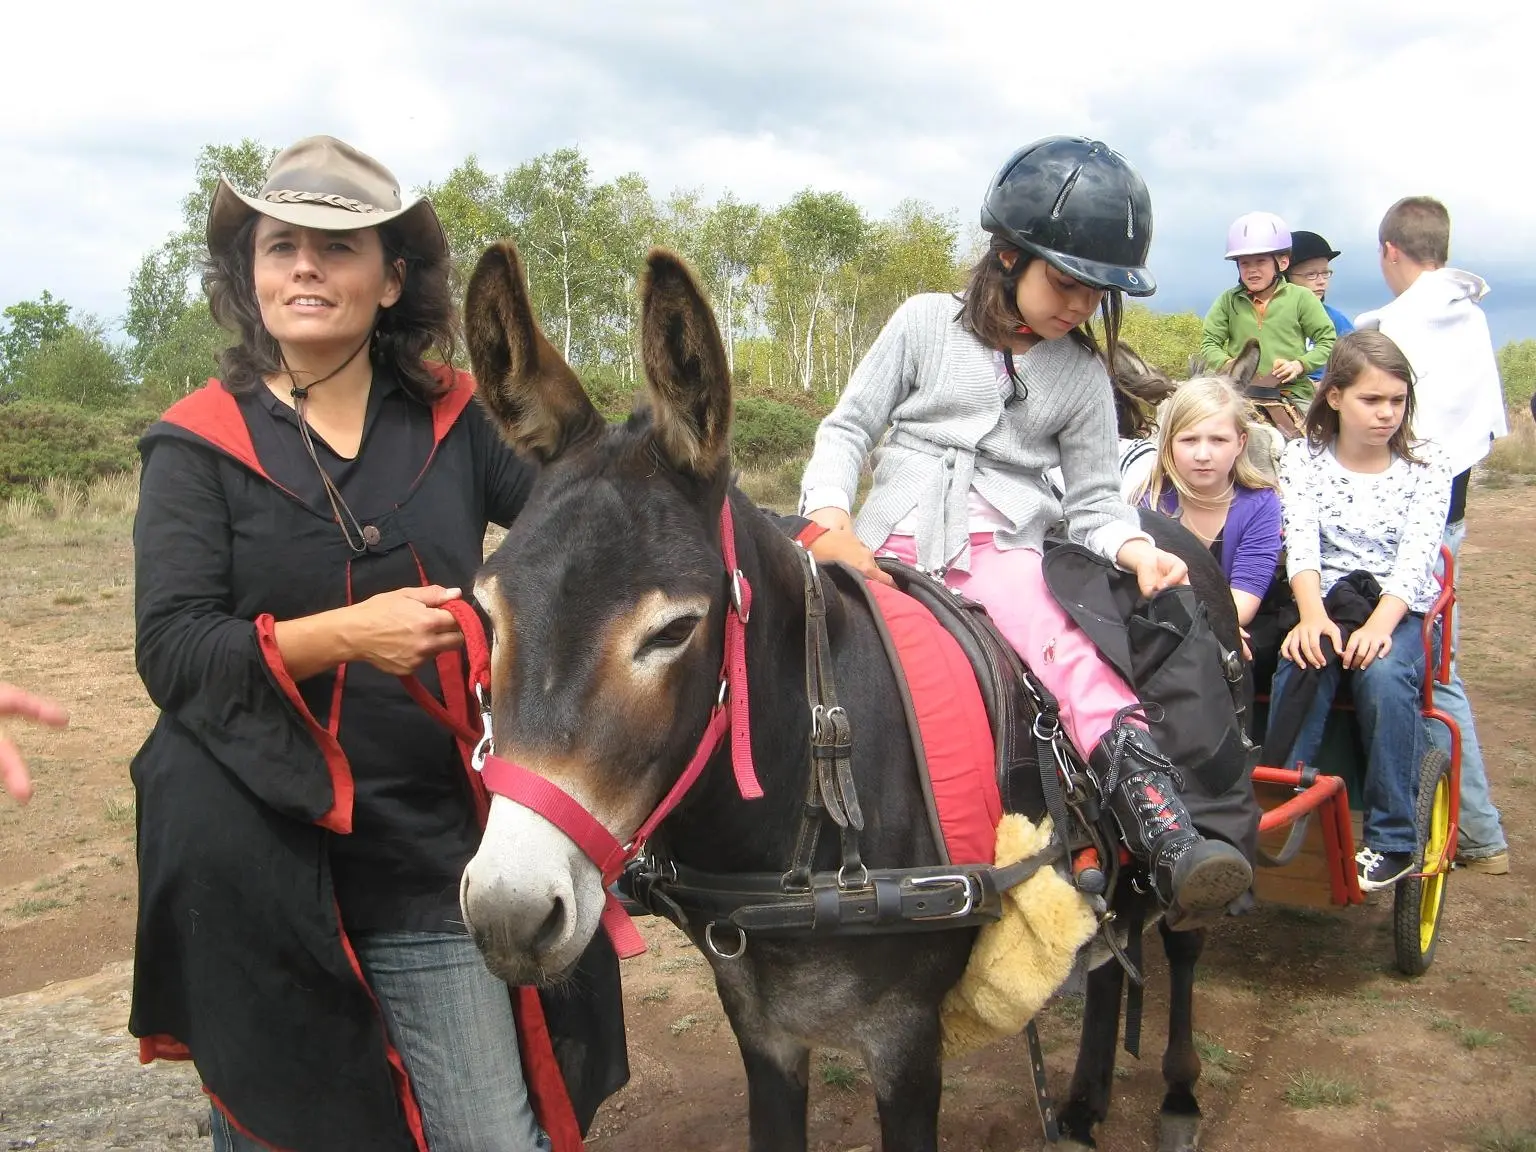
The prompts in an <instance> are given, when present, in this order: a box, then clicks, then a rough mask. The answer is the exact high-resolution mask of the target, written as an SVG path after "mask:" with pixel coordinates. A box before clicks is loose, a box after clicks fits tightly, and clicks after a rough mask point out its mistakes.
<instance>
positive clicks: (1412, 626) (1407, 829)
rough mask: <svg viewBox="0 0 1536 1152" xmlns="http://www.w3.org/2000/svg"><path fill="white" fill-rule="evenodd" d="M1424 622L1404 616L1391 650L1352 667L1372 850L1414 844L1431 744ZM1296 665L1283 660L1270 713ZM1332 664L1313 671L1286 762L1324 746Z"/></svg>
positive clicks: (1310, 756) (1335, 683)
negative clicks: (1308, 701) (1307, 704)
mask: <svg viewBox="0 0 1536 1152" xmlns="http://www.w3.org/2000/svg"><path fill="white" fill-rule="evenodd" d="M1423 628H1424V620H1423V617H1421V616H1413V615H1408V616H1404V617H1403V620H1402V623H1400V624H1399V625H1398V626H1397V628H1396V630H1394V631H1393V633H1392V650H1391V651H1390V652H1388V653H1387V654H1386V656H1384V657H1382V658H1381V659H1379V660H1376V661H1374V662H1373V663H1372V664H1371V666H1370V667H1369V668H1366V669H1364V670H1356V671H1353V672H1351V673H1350V676H1351V677H1352V680H1351V682H1350V686H1351V687H1352V688H1353V689H1354V697H1355V722H1356V723H1357V724H1358V725H1359V726H1360V742H1361V744H1363V745H1364V746H1365V749H1366V760H1365V783H1364V787H1363V788H1362V789H1361V791H1362V798H1363V801H1364V805H1365V842H1366V844H1368V845H1369V846H1370V847H1371V848H1374V849H1375V850H1376V851H1377V852H1409V853H1416V852H1418V850H1419V842H1418V830H1417V829H1416V828H1415V826H1414V818H1413V816H1414V802H1415V800H1416V799H1417V792H1418V786H1419V765H1420V764H1421V763H1422V762H1423V760H1424V753H1425V752H1426V751H1427V750H1428V748H1429V733H1428V732H1427V731H1426V730H1425V729H1426V725H1425V723H1424V710H1423V702H1422V701H1423V696H1422V692H1423V684H1424V639H1423ZM1301 671H1302V670H1301V669H1300V668H1299V667H1297V665H1295V664H1293V663H1291V661H1289V660H1281V661H1280V666H1279V668H1277V669H1276V670H1275V681H1274V685H1273V686H1272V687H1271V689H1270V705H1269V714H1270V715H1271V716H1275V715H1278V714H1279V711H1280V702H1281V700H1282V699H1283V698H1284V696H1285V694H1286V692H1287V691H1288V690H1290V688H1291V686H1292V685H1293V684H1294V682H1295V679H1296V677H1297V675H1298V674H1299V673H1300V672H1301ZM1343 671H1344V670H1343V668H1341V667H1340V666H1339V665H1338V664H1337V663H1334V664H1330V665H1329V666H1328V667H1327V668H1325V669H1323V670H1322V671H1321V672H1317V673H1316V675H1318V676H1320V677H1321V680H1320V682H1319V683H1318V688H1317V698H1316V699H1315V700H1313V702H1312V708H1311V710H1310V711H1309V712H1308V713H1307V718H1306V720H1304V721H1303V722H1302V725H1301V731H1300V732H1299V733H1298V734H1297V736H1296V746H1295V748H1294V749H1293V750H1292V752H1291V755H1290V757H1289V760H1290V761H1291V762H1293V763H1294V762H1295V761H1297V760H1300V761H1302V762H1304V763H1307V764H1310V763H1312V762H1313V761H1314V760H1315V759H1316V758H1317V751H1318V749H1319V748H1321V747H1322V744H1323V727H1324V725H1326V724H1327V722H1328V710H1329V709H1330V708H1331V707H1332V706H1333V698H1334V694H1335V693H1336V692H1337V691H1338V688H1339V677H1340V675H1341V674H1342V672H1343Z"/></svg>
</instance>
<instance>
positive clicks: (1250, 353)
mask: <svg viewBox="0 0 1536 1152" xmlns="http://www.w3.org/2000/svg"><path fill="white" fill-rule="evenodd" d="M1258 373H1259V342H1258V341H1257V340H1252V339H1250V340H1249V341H1248V343H1246V344H1244V345H1243V350H1242V351H1241V352H1239V353H1238V354H1237V358H1236V359H1234V360H1233V361H1232V363H1231V364H1230V365H1229V366H1228V367H1227V375H1228V376H1230V377H1232V379H1233V380H1234V381H1236V382H1237V384H1238V386H1239V387H1241V388H1246V387H1247V386H1248V385H1249V384H1250V383H1252V381H1253V378H1254V377H1255V376H1257V375H1258Z"/></svg>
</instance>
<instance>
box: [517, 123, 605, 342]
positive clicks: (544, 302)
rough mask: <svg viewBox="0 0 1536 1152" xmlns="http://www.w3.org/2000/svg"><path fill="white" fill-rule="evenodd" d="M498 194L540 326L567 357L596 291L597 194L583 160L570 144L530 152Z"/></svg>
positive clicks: (598, 286)
mask: <svg viewBox="0 0 1536 1152" xmlns="http://www.w3.org/2000/svg"><path fill="white" fill-rule="evenodd" d="M503 196H504V198H505V203H506V205H507V216H508V220H509V223H510V226H511V232H512V235H513V236H514V237H515V238H516V240H517V245H518V248H519V249H520V250H521V251H522V252H523V254H524V256H525V258H526V259H527V264H528V291H529V294H530V295H531V297H532V302H533V305H534V309H535V311H536V312H537V313H538V315H539V316H540V317H541V318H543V320H544V327H545V331H546V332H548V333H549V335H550V336H551V338H553V339H557V340H559V341H560V343H561V351H562V353H563V354H564V356H565V359H566V360H567V362H569V361H570V360H571V357H572V350H573V348H575V347H576V339H577V338H576V325H577V322H578V319H579V318H583V317H587V316H589V315H590V312H591V305H592V303H593V300H594V297H596V296H599V295H601V287H600V282H601V279H602V275H601V271H602V270H601V268H600V267H599V262H598V261H597V260H595V259H593V257H594V255H595V251H594V249H595V248H596V247H597V240H598V238H597V236H596V235H595V230H594V228H593V225H594V223H595V220H594V216H595V213H594V212H593V208H594V203H595V200H596V197H597V193H596V190H595V189H594V188H593V186H592V179H591V172H590V170H589V168H588V165H587V159H586V157H585V156H583V155H582V154H581V153H580V152H579V151H578V150H576V149H575V148H561V149H559V150H557V151H555V152H547V153H545V154H544V155H542V156H536V157H534V158H533V159H532V160H529V161H528V162H527V163H525V164H520V165H518V167H517V168H515V169H513V171H511V172H510V173H508V174H507V177H506V179H505V182H504V184H503Z"/></svg>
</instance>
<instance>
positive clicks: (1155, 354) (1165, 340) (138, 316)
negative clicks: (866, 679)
mask: <svg viewBox="0 0 1536 1152" xmlns="http://www.w3.org/2000/svg"><path fill="white" fill-rule="evenodd" d="M275 154H276V150H275V149H273V148H271V147H269V146H268V145H266V144H264V143H262V142H260V141H257V140H252V139H244V140H241V141H239V142H238V143H234V144H210V145H207V146H206V147H204V148H203V149H202V150H201V151H200V152H199V153H198V155H197V157H196V159H195V161H194V163H193V166H192V168H193V171H192V173H191V177H192V178H191V181H190V190H189V191H188V193H187V195H186V196H185V197H184V198H183V200H182V202H181V214H182V220H181V224H180V226H179V227H178V228H177V229H176V230H175V231H173V232H171V233H170V234H168V235H167V236H166V237H165V239H164V240H163V242H162V243H161V244H159V245H158V246H156V247H155V248H153V249H152V250H151V251H149V252H148V253H146V254H145V255H144V257H143V259H142V260H141V262H140V264H139V266H138V268H137V269H136V270H135V272H134V275H133V278H132V280H131V282H130V284H129V285H128V308H127V312H126V314H125V316H124V320H123V327H124V332H125V334H126V336H127V338H128V343H127V344H126V346H125V347H124V348H122V349H119V348H117V347H115V346H114V345H113V344H112V343H111V342H110V341H108V340H107V339H106V337H105V333H104V331H103V328H102V325H101V324H100V323H99V322H97V321H95V320H94V319H92V318H90V317H83V318H80V317H75V318H72V314H71V310H70V307H69V305H68V304H66V303H64V302H63V301H60V300H55V299H54V298H53V297H52V296H50V295H49V294H48V293H46V292H44V293H42V295H41V296H40V297H39V298H38V299H37V300H32V301H23V302H20V303H17V304H13V305H11V306H10V307H9V308H6V309H5V310H4V312H3V314H0V405H4V404H6V403H7V401H17V400H26V401H29V402H31V403H29V404H27V405H23V408H22V409H21V410H19V411H23V412H33V413H35V412H36V411H37V410H38V404H50V405H59V404H62V403H65V402H68V403H69V404H73V405H76V406H79V407H83V408H108V407H113V406H120V405H124V404H129V405H135V406H138V407H141V408H142V409H143V410H144V412H142V413H140V415H139V416H136V417H133V418H132V419H133V420H138V421H140V426H142V424H143V423H147V422H148V416H147V415H145V414H144V413H147V412H148V411H150V410H151V409H153V410H156V411H158V410H160V409H163V408H164V407H165V406H166V405H167V404H169V403H170V402H172V401H174V400H175V399H177V398H178V397H180V396H182V395H184V394H185V393H186V392H188V391H189V390H191V389H193V388H196V387H198V386H199V385H200V384H201V383H202V382H203V381H204V380H205V379H206V378H207V377H208V376H209V375H212V374H214V373H216V371H217V362H218V354H219V352H220V351H221V350H222V349H223V348H224V347H225V346H226V345H227V344H228V342H229V337H228V335H227V334H226V333H224V332H221V331H220V330H219V329H218V328H217V327H216V326H215V325H214V323H213V320H212V317H211V316H210V315H209V312H208V307H207V302H206V300H205V299H204V297H203V295H202V292H201V289H200V286H199V284H198V276H199V273H200V270H201V267H202V263H203V260H204V259H205V257H206V252H205V250H204V243H203V237H204V228H205V225H206V221H207V216H208V211H209V207H210V205H211V204H212V201H213V196H214V192H215V189H216V188H217V185H218V179H219V177H220V175H225V176H227V177H228V178H229V179H230V180H231V182H232V183H233V184H234V185H235V186H236V187H237V188H238V189H240V190H241V191H242V192H245V193H247V194H251V193H254V192H256V191H257V190H258V189H259V188H260V186H261V184H262V183H263V182H264V180H265V176H266V171H267V169H268V167H269V165H270V163H271V161H272V159H273V157H274V155H275ZM386 160H387V158H386ZM419 191H420V192H421V193H422V194H424V195H427V196H429V197H430V198H431V199H432V202H433V204H434V206H435V208H436V210H437V213H438V216H439V218H440V219H441V220H442V223H443V228H444V231H445V233H446V235H447V237H448V243H449V248H450V252H451V256H452V260H453V265H454V271H455V275H456V276H457V277H458V280H459V287H460V289H461V290H462V288H463V286H464V285H465V283H467V277H468V275H469V273H470V271H471V269H472V268H473V266H474V264H475V262H476V261H477V260H478V259H479V257H480V255H481V253H482V252H483V251H484V250H485V248H486V247H487V246H489V245H490V244H492V243H494V242H495V241H497V240H500V239H502V238H505V237H512V238H513V239H515V240H516V242H517V244H518V247H519V250H520V251H521V253H522V256H523V260H524V263H525V265H526V267H527V270H528V277H529V289H530V295H531V298H532V303H533V306H534V310H535V313H536V314H537V316H538V319H539V323H540V325H541V326H542V328H543V330H544V332H545V333H546V335H547V336H548V337H549V339H550V340H551V342H552V343H553V344H554V345H555V347H556V348H557V349H559V350H560V352H561V353H562V355H564V356H565V357H566V359H567V360H569V361H570V363H571V364H572V366H573V367H574V368H576V370H577V371H578V372H579V373H580V374H581V377H582V379H583V381H584V382H585V383H586V385H587V387H588V390H589V392H590V394H591V396H592V399H593V401H594V403H596V404H597V406H598V408H599V410H600V411H602V412H603V414H604V415H606V416H608V417H609V418H622V417H623V416H625V415H626V414H627V413H628V412H629V411H630V409H631V407H632V405H633V402H634V397H635V395H636V393H637V392H640V391H643V388H644V380H643V375H644V373H643V370H642V368H641V365H640V363H639V359H640V343H641V341H640V311H639V288H640V285H639V280H640V276H641V273H642V270H643V268H644V260H645V254H646V251H647V249H648V248H650V247H652V246H658V245H659V246H662V247H666V248H670V249H672V250H673V251H676V252H677V253H679V254H680V255H681V256H683V257H684V259H686V260H687V261H688V263H689V264H690V266H691V267H692V268H693V269H694V271H695V273H696V275H697V276H698V279H699V282H700V285H701V286H702V287H703V289H704V291H705V292H706V294H707V295H708V296H709V298H710V300H711V302H712V304H713V305H714V309H715V316H716V319H717V321H718V323H719V327H720V332H721V336H722V338H723V340H724V342H725V345H726V354H727V357H728V360H729V365H730V370H731V374H732V377H733V380H734V383H735V388H736V393H737V411H736V425H735V427H736V433H735V435H736V440H735V456H736V462H737V464H738V466H740V467H741V468H743V469H744V470H746V471H747V472H749V473H752V474H753V475H754V477H761V478H762V482H764V483H765V484H768V485H769V486H770V487H785V486H787V485H788V482H789V480H790V479H792V478H793V477H792V476H791V473H793V472H795V471H797V470H798V464H796V463H795V461H797V460H798V458H800V457H802V456H803V455H804V454H805V453H806V452H808V451H809V448H810V444H811V441H812V438H813V435H814V432H815V428H816V424H817V422H818V421H819V420H820V418H821V417H822V416H823V415H824V414H825V413H826V411H827V410H828V409H829V408H830V407H831V405H832V404H833V403H835V402H836V400H837V397H838V396H839V395H840V394H841V392H842V390H843V389H844V388H845V387H846V386H847V384H848V381H849V379H850V377H851V376H852V374H853V372H854V369H855V368H856V367H857V365H858V363H859V361H860V360H861V359H862V358H863V356H864V354H865V353H866V352H867V351H868V349H869V347H870V345H871V344H872V343H873V341H874V340H875V338H876V336H877V335H878V334H879V332H880V330H881V328H882V327H883V326H884V325H885V323H886V322H887V320H888V319H889V318H890V316H891V314H892V313H893V312H894V311H895V310H896V308H897V307H898V306H899V305H900V304H901V302H902V301H903V300H905V299H907V298H908V297H910V296H912V295H914V294H917V293H922V292H955V291H958V290H959V289H961V288H962V287H963V286H964V283H965V279H966V276H967V272H968V269H969V266H970V265H971V263H973V262H974V260H975V259H976V258H977V257H978V256H979V254H980V253H981V252H982V251H984V249H985V241H986V237H985V235H984V234H983V233H981V232H980V231H979V230H978V228H977V227H976V226H975V224H974V223H968V224H966V225H965V227H964V229H963V230H962V228H961V227H960V225H959V224H957V220H956V216H955V214H954V213H952V212H942V211H939V210H936V209H935V208H934V207H933V206H931V205H929V204H925V203H923V202H921V201H916V200H908V201H903V202H902V203H901V204H899V205H897V207H896V208H895V209H894V210H893V211H892V212H891V213H890V214H889V215H887V216H885V217H883V218H877V217H875V216H873V215H871V214H869V213H866V212H865V211H864V210H863V209H861V208H860V207H859V205H857V204H856V203H854V202H853V201H852V200H851V199H849V198H848V197H847V196H845V195H843V194H842V193H840V192H835V191H825V190H818V189H814V188H806V189H804V190H802V191H801V192H799V193H797V194H796V195H795V196H793V197H791V198H790V200H789V201H788V202H786V203H784V204H782V205H780V206H778V207H772V206H765V205H759V204H753V203H748V202H746V201H743V200H741V199H739V198H738V197H737V196H735V195H733V194H732V193H730V192H725V193H724V194H722V195H721V196H720V197H719V198H718V199H716V200H714V201H713V202H711V201H709V200H707V199H706V198H705V197H704V195H703V194H702V193H701V192H700V191H698V190H690V189H675V190H673V191H671V192H669V193H667V194H665V195H659V194H658V193H657V192H656V191H653V189H652V188H650V187H649V186H648V185H647V183H646V181H645V180H644V179H643V178H642V177H641V176H639V175H638V174H635V173H627V174H624V175H620V176H617V177H616V178H614V179H612V180H608V181H606V182H600V181H598V180H596V179H594V177H593V174H592V171H591V167H590V165H589V163H588V160H587V158H586V156H585V155H583V153H582V152H581V151H580V150H578V149H576V148H562V149H558V150H556V151H552V152H547V153H544V154H542V155H539V156H535V157H532V158H530V159H528V160H526V161H524V162H523V163H520V164H518V165H516V166H514V167H512V168H510V169H508V170H506V171H504V172H493V171H489V170H487V169H486V168H485V167H484V166H483V165H482V164H481V162H480V160H479V159H478V158H477V157H476V156H474V155H470V156H468V157H466V158H465V160H464V162H463V163H462V164H460V165H459V166H458V167H456V168H454V169H453V170H452V171H451V172H449V173H448V175H447V177H446V178H445V179H444V180H442V181H441V182H439V183H430V184H427V185H426V186H424V187H423V188H421V189H419ZM1200 323H1201V322H1200V317H1198V316H1196V315H1194V314H1192V313H1180V314H1167V313H1159V312H1153V311H1151V310H1150V309H1147V308H1145V307H1142V306H1140V305H1131V306H1129V307H1128V308H1127V309H1126V313H1125V324H1124V330H1123V332H1122V339H1123V340H1124V342H1125V343H1126V344H1128V345H1130V346H1131V347H1133V348H1135V349H1136V351H1137V352H1139V353H1140V354H1141V355H1142V356H1143V357H1144V358H1145V359H1146V360H1147V361H1148V362H1149V363H1151V364H1152V365H1154V366H1155V367H1157V368H1159V369H1161V370H1163V371H1164V372H1167V373H1168V374H1169V375H1170V376H1173V377H1175V378H1182V377H1184V376H1185V375H1186V373H1187V370H1188V364H1189V360H1190V357H1191V356H1193V355H1194V354H1196V353H1197V352H1198V350H1199V345H1200ZM1499 364H1500V370H1501V372H1502V374H1503V378H1504V387H1505V396H1506V398H1507V399H1508V400H1509V401H1510V403H1511V405H1512V406H1519V407H1521V408H1523V406H1524V404H1525V401H1526V399H1527V398H1528V397H1529V396H1530V395H1531V393H1532V392H1533V391H1536V340H1525V341H1521V342H1519V343H1515V344H1509V345H1506V346H1505V347H1504V348H1503V349H1502V350H1501V351H1500V353H1499ZM465 366H467V364H466V365H465ZM12 407H13V408H14V405H13V406H12ZM49 411H53V409H49ZM0 414H3V416H4V420H5V421H6V431H5V432H4V433H3V434H0V448H4V449H5V454H4V455H3V456H0V460H3V462H4V463H3V469H4V470H5V471H4V474H3V475H0V492H3V491H5V490H6V486H8V485H15V484H27V483H33V482H35V481H36V479H37V478H38V477H40V476H42V475H45V474H46V470H45V469H46V468H47V467H52V466H55V465H57V466H58V467H59V468H61V469H63V471H64V474H66V475H73V476H76V477H78V478H80V479H86V478H88V477H89V476H90V475H93V474H96V473H95V472H93V469H98V463H97V461H98V460H103V459H107V458H110V459H111V461H116V462H115V463H111V464H110V465H106V464H103V465H100V467H103V468H107V469H108V470H110V469H111V468H116V467H123V466H126V464H125V463H124V462H126V463H131V462H132V451H131V447H132V444H131V442H132V439H133V435H134V434H136V433H137V431H138V429H137V428H135V429H134V430H133V433H121V434H120V435H119V434H114V433H110V432H109V431H104V430H103V428H102V427H101V426H98V424H97V423H93V422H92V420H91V418H90V417H89V416H88V414H87V413H85V412H83V411H82V412H79V413H77V414H76V415H77V416H78V418H79V420H80V421H81V423H79V424H78V425H76V424H72V423H69V422H68V420H66V419H65V418H64V417H62V416H61V417H59V418H58V419H56V420H53V422H52V423H48V422H46V421H45V422H44V424H43V425H38V423H37V420H38V418H37V417H36V416H35V414H34V415H32V416H27V417H26V419H25V421H23V420H22V418H21V416H18V415H17V414H16V412H13V411H11V410H10V409H4V408H0ZM19 423H26V424H27V426H28V428H29V429H31V430H30V431H27V432H25V433H24V434H23V433H21V432H18V431H17V427H18V426H19ZM52 435H57V436H59V437H62V438H63V440H64V446H63V447H62V448H60V449H59V450H58V454H57V458H54V457H52V456H49V453H50V452H53V451H54V450H53V449H45V447H44V446H43V444H42V441H43V440H45V439H46V438H47V437H48V436H52ZM18 436H20V437H21V440H24V441H25V442H26V445H27V451H26V454H25V461H23V457H22V456H18V455H17V454H16V453H15V452H13V451H12V450H11V449H12V448H14V447H16V446H17V445H19V444H20V443H21V440H18ZM114 436H116V438H115V439H114ZM1515 441H1516V438H1514V437H1512V438H1511V440H1510V441H1507V442H1503V443H1502V447H1501V449H1500V451H1501V453H1502V454H1501V455H1499V457H1498V459H1497V460H1494V461H1490V464H1491V465H1497V466H1499V467H1501V468H1504V469H1505V470H1513V471H1522V470H1526V469H1527V465H1526V463H1525V459H1526V455H1527V454H1528V453H1527V448H1528V445H1526V444H1525V442H1524V441H1520V442H1518V443H1517V442H1515ZM114 454H115V455H114ZM786 462H787V464H786ZM781 464H786V468H783V469H781V467H780V465H781ZM781 471H782V472H783V475H780V473H781ZM12 474H14V475H15V476H17V477H21V479H11V478H9V477H10V476H11V475H12Z"/></svg>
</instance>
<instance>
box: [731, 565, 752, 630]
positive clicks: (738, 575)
mask: <svg viewBox="0 0 1536 1152" xmlns="http://www.w3.org/2000/svg"><path fill="white" fill-rule="evenodd" d="M746 579H747V578H746V577H745V576H743V575H742V572H741V569H740V568H736V569H733V570H732V571H731V607H732V608H734V609H735V610H736V615H738V616H740V617H741V622H742V623H743V624H745V623H746V622H747V620H748V618H749V617H750V616H751V615H752V610H751V609H750V608H746V607H744V604H745V601H744V600H743V595H742V585H743V584H744V583H745V582H746Z"/></svg>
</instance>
